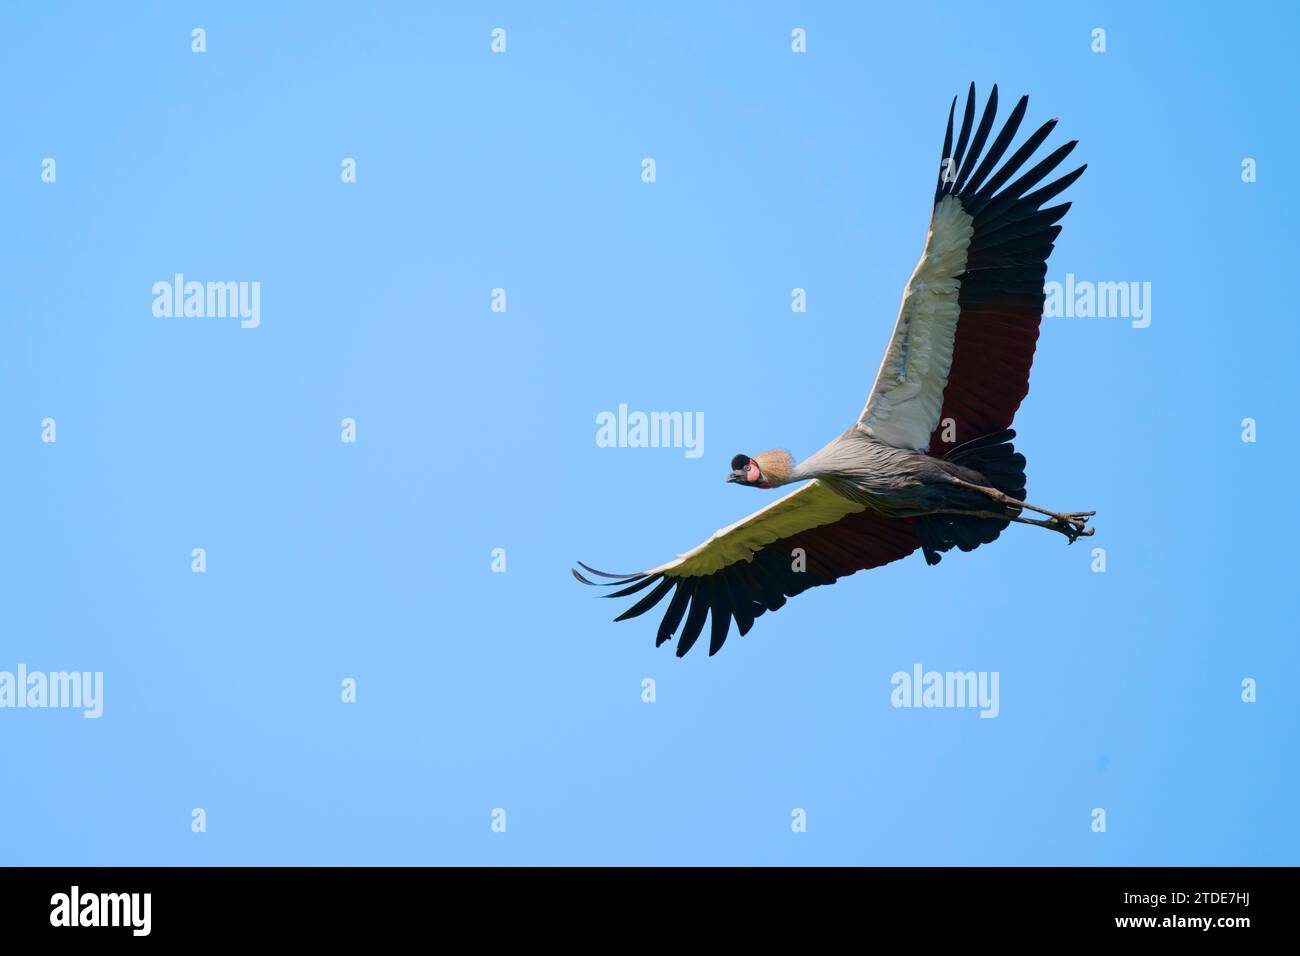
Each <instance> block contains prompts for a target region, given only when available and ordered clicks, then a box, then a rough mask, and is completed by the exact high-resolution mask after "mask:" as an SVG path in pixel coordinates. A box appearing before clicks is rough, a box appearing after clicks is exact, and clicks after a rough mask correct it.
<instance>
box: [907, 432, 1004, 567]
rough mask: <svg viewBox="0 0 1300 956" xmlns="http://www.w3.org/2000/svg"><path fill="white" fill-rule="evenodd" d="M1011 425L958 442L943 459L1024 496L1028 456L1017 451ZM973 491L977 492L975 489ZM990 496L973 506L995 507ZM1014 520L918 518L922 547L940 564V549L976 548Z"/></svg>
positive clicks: (931, 560)
mask: <svg viewBox="0 0 1300 956" xmlns="http://www.w3.org/2000/svg"><path fill="white" fill-rule="evenodd" d="M1015 437H1016V433H1015V432H1014V431H1012V430H1011V429H1009V428H1008V429H1006V430H1005V431H1000V432H996V433H994V434H992V435H984V436H983V437H981V438H976V439H974V440H972V441H968V442H966V443H965V444H964V445H958V446H957V447H956V448H954V449H953V450H952V451H950V452H948V454H946V455H944V456H943V458H944V461H950V462H952V463H953V464H955V465H960V466H962V467H963V468H969V469H971V470H972V471H977V472H979V473H980V474H981V475H982V476H983V477H984V479H985V480H986V481H987V482H988V484H989V485H990V486H992V487H994V488H996V489H997V490H998V491H1000V492H1002V493H1003V494H1005V495H1009V496H1011V497H1012V498H1015V499H1016V500H1017V501H1024V500H1025V456H1024V455H1022V454H1020V453H1019V452H1017V451H1016V449H1015V447H1014V446H1013V445H1012V444H1011V439H1013V438H1015ZM971 494H976V493H975V492H972V493H971ZM994 507H995V506H993V505H992V504H991V503H990V502H989V501H988V500H987V498H985V500H984V501H982V502H978V503H975V502H973V503H972V504H971V505H970V510H972V511H974V510H993V509H994ZM1010 523H1011V522H1010V521H1009V520H1007V519H1003V518H975V517H971V516H969V515H954V514H933V515H925V516H923V517H922V518H920V519H919V521H918V522H917V533H918V535H919V537H920V539H921V551H922V553H923V554H924V555H925V563H926V564H938V563H939V553H940V552H942V551H948V550H950V549H952V548H960V549H961V550H962V551H973V550H975V549H976V548H978V547H979V546H980V545H981V544H988V543H989V542H990V541H994V540H996V538H997V536H998V535H1000V534H1001V533H1002V530H1003V529H1004V528H1005V527H1006V526H1007V525H1008V524H1010Z"/></svg>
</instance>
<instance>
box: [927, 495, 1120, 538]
mask: <svg viewBox="0 0 1300 956" xmlns="http://www.w3.org/2000/svg"><path fill="white" fill-rule="evenodd" d="M1010 500H1011V501H1013V502H1014V501H1015V500H1016V499H1014V498H1011V499H1010ZM1017 510H1018V509H1017ZM1048 513H1049V514H1050V512H1048ZM941 514H946V515H966V516H968V517H971V518H997V519H998V520H999V521H1016V522H1019V523H1020V524H1032V525H1036V526H1037V527H1039V528H1046V529H1047V530H1049V531H1059V532H1060V533H1061V534H1063V535H1065V536H1066V537H1067V538H1069V539H1070V542H1069V543H1070V544H1074V542H1075V541H1077V540H1079V539H1080V538H1086V537H1088V536H1090V535H1091V534H1093V532H1094V531H1095V530H1096V529H1095V528H1089V527H1086V526H1085V522H1086V521H1087V520H1088V518H1089V517H1091V516H1092V514H1093V512H1091V511H1089V512H1079V513H1077V514H1066V515H1062V516H1061V518H1062V519H1064V520H1060V521H1058V520H1057V518H1056V517H1055V516H1054V515H1053V517H1051V518H1048V519H1047V520H1046V521H1039V520H1038V519H1037V518H1025V517H1023V516H1021V515H1019V514H1009V513H1007V512H1002V513H998V512H996V511H950V510H948V509H947V508H945V509H944V510H943V511H942V512H941Z"/></svg>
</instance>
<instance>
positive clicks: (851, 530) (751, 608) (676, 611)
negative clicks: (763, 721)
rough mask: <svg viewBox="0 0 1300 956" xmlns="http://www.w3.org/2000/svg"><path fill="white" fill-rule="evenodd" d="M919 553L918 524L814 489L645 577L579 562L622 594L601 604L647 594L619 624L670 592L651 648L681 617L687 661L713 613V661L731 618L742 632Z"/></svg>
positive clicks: (680, 649) (681, 649) (680, 647)
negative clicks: (811, 595) (851, 578)
mask: <svg viewBox="0 0 1300 956" xmlns="http://www.w3.org/2000/svg"><path fill="white" fill-rule="evenodd" d="M919 546H920V542H919V541H918V540H917V536H916V523H915V521H914V520H913V519H911V518H887V517H885V516H884V515H882V514H880V513H879V512H878V511H873V510H871V509H869V508H864V507H863V506H862V505H860V504H857V503H856V502H853V501H850V500H848V499H847V498H844V497H842V496H840V495H837V494H836V493H835V492H833V491H831V490H830V489H829V488H827V487H825V486H824V485H822V484H821V483H820V482H817V481H813V482H810V483H809V484H807V485H805V486H804V487H802V488H800V489H799V490H798V491H795V492H793V493H791V494H788V495H786V496H785V497H784V498H781V499H779V500H778V501H775V502H773V503H772V504H770V505H768V506H767V507H766V508H763V509H761V510H759V511H756V512H754V513H753V514H752V515H750V516H749V517H748V518H745V519H743V520H741V521H738V522H736V523H735V524H733V525H731V526H730V527H727V528H722V529H721V530H719V531H717V532H716V533H715V534H714V535H713V537H711V538H709V540H708V541H705V542H704V543H703V544H701V545H700V546H699V547H698V548H695V549H694V550H693V551H689V552H687V553H686V554H683V555H681V556H680V557H679V558H677V560H675V561H670V562H668V563H667V564H663V565H660V566H659V567H657V568H651V569H650V570H649V571H643V572H641V573H640V574H631V575H615V574H607V573H606V572H604V571H596V570H595V569H593V568H589V567H587V566H586V565H585V564H581V562H579V564H580V566H581V567H582V568H583V569H584V570H586V571H588V572H589V573H591V574H594V575H597V576H599V577H602V578H609V579H611V580H610V581H608V582H607V586H609V587H619V590H617V591H615V592H613V593H612V594H607V595H604V597H612V598H618V597H626V596H628V595H631V594H635V593H637V592H638V591H643V590H645V589H646V588H650V589H651V590H650V592H649V593H648V594H646V595H645V596H644V597H642V598H641V599H640V600H638V601H637V603H636V604H634V605H632V607H630V608H628V609H627V610H626V611H624V612H623V613H622V614H620V615H619V616H618V617H617V618H615V620H617V621H625V620H627V619H628V618H632V617H637V616H639V615H641V614H644V613H645V612H646V611H648V610H650V609H651V608H652V607H655V606H656V605H657V604H659V603H660V602H661V601H662V600H663V599H664V598H665V597H667V596H668V594H669V593H670V592H671V593H672V599H671V600H670V601H669V603H668V607H667V610H666V611H665V612H664V616H663V620H662V621H661V622H660V624H659V634H658V637H657V639H656V641H655V644H656V646H658V645H660V644H663V643H664V642H665V641H667V640H670V639H671V638H672V636H673V634H674V633H675V632H676V631H677V628H678V626H679V625H681V624H682V620H683V619H685V622H686V623H685V625H684V626H683V627H682V631H681V636H680V637H679V638H678V641H677V656H678V657H681V656H682V655H683V654H685V653H686V652H687V651H689V650H690V649H691V648H692V647H693V646H694V645H695V642H696V640H697V639H698V638H699V636H700V633H701V632H702V631H703V630H704V625H705V623H706V621H707V620H708V619H709V617H710V614H712V625H711V630H710V633H709V654H710V655H713V654H716V653H717V652H718V650H719V649H720V648H721V647H722V645H723V643H724V642H725V641H726V639H727V634H728V631H729V629H730V627H731V621H732V619H733V618H734V619H735V621H736V628H737V629H738V630H739V631H740V633H741V634H746V633H748V631H749V629H750V628H751V627H752V626H753V625H754V619H755V618H757V617H759V616H760V615H761V614H763V612H764V611H775V610H777V609H778V608H780V607H781V606H782V605H784V604H785V602H786V599H787V598H789V597H793V596H794V595H796V594H801V593H802V592H804V591H806V590H808V588H812V587H817V586H818V585H822V584H833V583H834V582H835V581H836V580H837V579H839V578H842V577H844V576H845V575H849V574H853V573H854V572H855V571H861V570H864V569H866V568H875V567H879V566H880V565H882V564H888V563H889V562H890V561H897V560H898V559H899V558H903V557H906V556H907V555H909V554H911V553H912V552H913V551H915V550H916V549H917V548H918V547H919ZM797 550H798V551H799V552H800V553H796V551H797ZM573 576H574V577H575V578H577V579H578V580H579V581H581V582H582V583H583V584H594V583H595V582H593V581H590V580H588V579H587V578H585V577H583V576H582V575H581V574H579V573H578V572H577V571H574V572H573Z"/></svg>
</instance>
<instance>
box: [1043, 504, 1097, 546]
mask: <svg viewBox="0 0 1300 956" xmlns="http://www.w3.org/2000/svg"><path fill="white" fill-rule="evenodd" d="M1096 513H1097V512H1095V511H1070V512H1066V513H1065V514H1053V515H1052V517H1051V518H1049V519H1048V520H1047V522H1046V525H1047V527H1049V528H1051V529H1052V530H1053V531H1059V532H1061V534H1063V535H1065V536H1066V537H1067V538H1069V539H1070V540H1069V543H1070V544H1074V542H1076V541H1078V540H1079V539H1080V538H1087V537H1089V536H1090V535H1092V534H1093V533H1094V532H1095V531H1096V529H1095V528H1089V527H1088V519H1089V518H1091V517H1092V516H1093V515H1095V514H1096Z"/></svg>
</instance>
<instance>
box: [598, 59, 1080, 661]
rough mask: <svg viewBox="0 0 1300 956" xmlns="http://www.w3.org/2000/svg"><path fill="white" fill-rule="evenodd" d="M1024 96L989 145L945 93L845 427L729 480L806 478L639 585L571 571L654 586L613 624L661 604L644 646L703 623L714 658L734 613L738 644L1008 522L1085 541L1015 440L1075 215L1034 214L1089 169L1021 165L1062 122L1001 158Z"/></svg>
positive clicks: (1059, 153)
mask: <svg viewBox="0 0 1300 956" xmlns="http://www.w3.org/2000/svg"><path fill="white" fill-rule="evenodd" d="M1028 103H1029V98H1028V97H1027V96H1025V97H1021V98H1020V101H1019V102H1018V103H1016V106H1015V108H1014V109H1013V110H1012V111H1011V114H1010V116H1009V117H1008V118H1007V121H1006V123H1005V124H1004V125H1003V127H1002V130H1001V132H999V133H998V134H997V136H996V137H994V138H993V140H992V143H991V144H989V148H988V151H987V152H983V150H984V147H985V144H986V143H988V140H989V133H990V132H991V131H992V129H993V120H994V118H995V116H996V115H997V104H998V89H997V87H996V86H995V87H993V92H992V93H991V95H990V96H989V99H988V103H987V105H986V106H985V107H984V111H983V113H982V114H981V116H980V120H979V123H978V124H976V123H975V84H973V83H972V84H971V87H970V92H969V93H968V94H967V97H966V109H965V112H964V114H963V116H962V120H961V129H960V132H959V133H958V134H957V141H956V145H955V146H954V144H953V118H954V114H955V112H956V107H957V99H956V98H955V97H954V99H953V105H952V108H951V109H950V110H949V111H948V132H947V135H946V136H945V137H944V141H943V155H942V162H941V163H940V171H939V181H938V184H937V186H936V187H935V192H934V209H933V211H932V213H931V215H930V228H929V235H928V236H927V237H926V242H925V251H924V253H923V254H922V255H921V261H920V262H919V263H918V264H917V266H916V271H915V272H913V273H912V278H911V279H910V280H909V281H908V283H907V288H906V289H905V290H904V291H903V302H902V306H901V307H900V309H899V311H898V318H897V320H896V321H895V323H894V334H893V337H892V338H891V339H890V340H889V346H888V348H887V349H886V350H885V357H884V360H883V361H882V362H881V364H880V371H879V372H878V373H877V375H876V381H875V384H874V385H872V387H871V393H870V395H869V396H868V398H867V403H866V406H865V407H864V408H863V409H862V412H861V414H860V415H859V416H858V419H857V421H856V422H854V423H853V425H852V426H850V427H849V429H848V430H847V431H845V432H844V433H843V434H842V435H840V436H839V437H838V438H836V439H834V440H833V441H832V442H831V443H830V444H829V445H827V446H826V447H825V448H823V449H822V450H821V451H819V452H817V453H816V454H815V455H813V456H812V457H811V458H808V459H807V460H806V461H803V462H800V463H796V462H795V460H794V459H793V458H792V457H791V455H790V453H789V452H787V451H783V450H773V451H765V452H762V453H760V454H757V455H754V456H752V457H751V456H749V455H737V456H736V457H735V458H733V459H732V462H731V467H732V471H731V474H730V475H728V476H727V481H730V482H734V483H735V484H738V485H747V486H749V487H751V488H777V487H780V486H782V485H788V484H791V483H793V482H802V481H807V482H808V483H807V484H805V485H804V486H803V487H801V488H800V489H799V490H797V491H795V492H792V493H791V494H788V495H786V496H785V497H783V498H781V499H780V500H778V501H774V502H773V503H771V504H769V505H768V506H767V507H765V508H762V509H760V510H758V511H756V512H754V513H753V514H752V515H750V516H749V517H747V518H745V519H743V520H741V521H738V522H736V523H735V524H733V525H731V526H730V527H727V528H723V529H721V530H720V531H718V532H716V533H715V534H714V535H713V537H711V538H709V540H708V541H705V542H704V543H703V544H701V545H700V546H699V547H698V548H695V549H694V550H693V551H689V552H687V553H686V554H683V555H681V556H680V557H678V558H677V559H676V560H675V561H670V562H668V563H667V564H662V565H660V566H659V567H657V568H651V569H650V570H648V571H643V572H641V573H640V574H631V575H614V574H608V573H606V572H603V571H597V570H595V569H594V568H589V567H587V565H585V564H582V563H581V562H579V566H580V567H582V568H583V569H584V570H585V571H587V572H588V573H589V574H591V575H594V576H596V577H599V578H603V579H605V581H604V582H603V583H604V584H605V585H606V586H608V587H617V588H618V590H616V591H614V592H613V593H611V594H607V595H605V596H606V597H614V598H621V597H628V596H630V595H633V594H636V593H638V592H640V591H644V590H645V589H647V588H649V589H650V590H649V591H648V592H647V593H646V594H644V595H643V596H642V597H641V598H640V599H639V600H638V601H637V602H636V603H635V604H634V605H632V606H631V607H630V608H628V609H627V610H626V611H625V612H624V613H623V614H621V615H620V616H619V617H618V618H616V620H619V621H623V620H627V619H628V618H633V617H637V616H638V615H641V614H644V613H645V612H646V611H648V610H650V609H651V608H653V607H655V606H656V605H658V604H659V603H660V602H661V601H663V600H664V598H667V597H668V596H669V595H670V594H671V599H670V600H669V601H668V606H667V609H666V610H665V612H664V616H663V619H662V621H661V622H660V624H659V633H658V638H657V641H656V643H657V644H663V643H664V642H665V641H668V640H670V639H671V638H672V636H673V634H674V633H676V632H677V630H678V628H679V627H680V628H681V634H680V637H679V638H678V640H677V656H678V657H680V656H682V655H683V654H685V653H686V652H687V651H689V650H690V649H691V648H692V647H693V646H694V645H695V642H696V640H697V639H698V638H699V636H700V634H701V632H702V631H703V630H704V626H705V624H706V622H708V619H709V618H710V616H711V617H712V622H711V626H710V636H709V654H710V655H712V654H716V653H717V652H718V650H719V649H720V648H721V647H722V645H723V643H724V642H725V641H726V639H727V633H728V631H729V630H730V627H731V621H732V619H733V618H734V619H735V622H736V628H737V630H739V631H740V633H741V634H745V633H747V632H748V631H749V629H750V628H751V627H752V626H753V624H754V619H755V618H757V617H759V616H760V615H761V614H763V612H764V611H775V610H777V609H779V608H780V607H782V606H783V605H784V604H785V602H786V599H787V598H789V597H793V596H794V595H796V594H800V593H802V592H804V591H806V590H808V588H812V587H817V586H819V585H823V584H833V583H834V582H835V581H837V580H838V579H840V578H842V577H845V576H846V575H850V574H853V573H854V572H856V571H861V570H864V569H866V568H877V567H880V566H881V565H884V564H888V563H889V562H891V561H897V560H898V559H899V558H903V557H906V556H907V555H909V554H911V553H912V552H913V551H915V550H917V549H918V548H919V549H920V550H921V552H922V554H923V555H924V556H925V560H926V562H927V563H928V564H938V563H939V560H940V559H939V555H940V553H941V552H944V551H948V550H949V549H951V548H954V547H956V548H960V549H961V550H962V551H971V550H973V549H975V548H977V547H979V546H980V545H981V544H988V543H989V542H990V541H993V540H994V539H995V538H997V537H998V535H999V534H1001V533H1002V531H1003V529H1005V528H1006V527H1007V526H1008V525H1009V524H1010V523H1012V522H1018V523H1021V524H1032V525H1037V526H1039V527H1040V528H1047V529H1050V530H1052V531H1057V532H1060V533H1061V534H1063V535H1064V536H1065V537H1066V538H1067V539H1068V540H1069V542H1070V543H1073V542H1074V541H1075V540H1076V539H1077V538H1079V537H1081V536H1084V535H1090V534H1092V531H1093V529H1092V528H1090V527H1088V526H1087V522H1088V519H1089V518H1090V517H1091V516H1092V515H1093V512H1091V511H1083V512H1056V511H1048V510H1046V509H1043V508H1039V507H1038V506H1037V505H1032V504H1030V503H1029V502H1027V501H1025V500H1024V499H1025V458H1024V456H1023V455H1021V454H1018V453H1017V452H1016V451H1015V449H1014V447H1013V446H1012V444H1011V440H1012V438H1014V437H1015V432H1013V431H1011V430H1010V426H1011V422H1012V419H1013V418H1014V417H1015V414H1016V409H1018V408H1019V407H1020V402H1021V400H1022V399H1023V398H1024V397H1025V395H1026V394H1028V392H1029V367H1030V365H1031V364H1032V363H1033V358H1034V346H1035V343H1036V342H1037V340H1038V325H1039V320H1040V319H1041V317H1042V313H1043V301H1044V278H1045V276H1046V274H1047V257H1048V256H1049V255H1050V254H1051V251H1052V243H1053V242H1054V241H1055V239H1056V237H1057V235H1058V234H1059V233H1060V231H1061V227H1060V226H1059V225H1056V223H1057V222H1058V221H1059V220H1060V219H1061V217H1062V216H1064V215H1065V213H1066V210H1068V209H1069V208H1070V204H1069V203H1061V204H1060V205H1056V206H1049V207H1047V208H1043V206H1044V204H1045V203H1047V202H1048V201H1049V200H1051V199H1052V198H1054V197H1055V196H1057V195H1058V194H1060V193H1061V192H1062V191H1063V190H1064V189H1065V188H1066V187H1067V186H1069V185H1070V184H1071V183H1073V182H1074V181H1075V180H1076V179H1078V178H1079V176H1080V175H1081V174H1082V173H1083V171H1084V169H1086V168H1087V167H1086V166H1080V167H1079V168H1078V169H1076V170H1074V171H1073V172H1070V173H1067V174H1066V175H1064V176H1062V177H1060V178H1059V179H1056V180H1054V181H1052V182H1049V183H1048V184H1046V185H1044V186H1041V187H1040V186H1039V183H1041V182H1042V181H1043V180H1045V179H1047V178H1048V176H1049V175H1050V174H1051V173H1052V171H1053V170H1055V169H1056V168H1057V166H1058V165H1060V163H1061V161H1062V160H1063V159H1065V157H1066V156H1068V155H1069V154H1070V152H1071V150H1073V149H1074V146H1075V141H1073V140H1072V141H1070V142H1068V143H1066V144H1065V145H1063V146H1061V147H1059V148H1058V149H1056V150H1055V151H1054V152H1052V153H1050V154H1049V155H1047V156H1046V157H1045V158H1043V159H1042V160H1041V161H1039V162H1038V163H1037V164H1035V165H1033V166H1030V167H1029V168H1028V169H1026V170H1025V171H1023V172H1022V169H1023V168H1024V167H1025V166H1026V164H1027V163H1028V162H1029V160H1030V157H1031V156H1033V154H1034V152H1035V150H1037V149H1038V147H1039V146H1040V145H1041V144H1042V143H1043V141H1044V140H1045V139H1046V138H1047V135H1048V134H1049V133H1050V132H1051V131H1052V129H1053V127H1055V126H1056V120H1051V121H1049V122H1047V123H1044V124H1043V125H1042V126H1040V127H1039V128H1038V130H1037V131H1035V132H1034V133H1033V134H1032V135H1030V136H1029V137H1028V138H1027V139H1026V140H1025V141H1024V143H1023V144H1022V145H1021V146H1020V147H1019V148H1018V149H1016V150H1015V151H1014V152H1012V153H1011V154H1010V156H1009V157H1007V158H1006V159H1005V161H1004V156H1006V155H1007V151H1008V149H1009V147H1010V146H1011V141H1012V139H1013V138H1015V135H1016V132H1017V131H1018V130H1019V128H1020V122H1021V120H1022V119H1024V116H1025V109H1026V107H1027V106H1028ZM981 153H983V155H982V156H981ZM1017 174H1019V175H1018V176H1017ZM1012 177H1017V178H1015V179H1014V181H1013V180H1012ZM1036 187H1037V188H1036ZM1027 512H1034V513H1037V514H1039V515H1042V516H1043V517H1042V518H1032V517H1028V516H1027V514H1026V513H1027ZM573 575H574V577H576V578H577V579H578V580H579V581H581V582H582V583H583V584H594V583H595V582H593V581H591V580H589V579H588V578H586V577H584V576H583V575H582V574H579V573H578V572H577V571H574V572H573ZM683 621H684V622H685V623H684V624H683Z"/></svg>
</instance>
